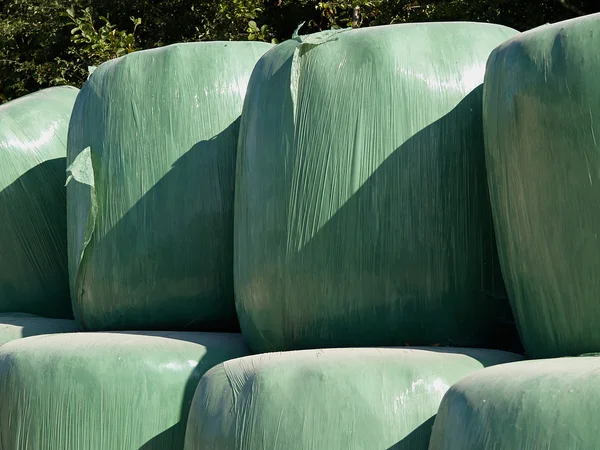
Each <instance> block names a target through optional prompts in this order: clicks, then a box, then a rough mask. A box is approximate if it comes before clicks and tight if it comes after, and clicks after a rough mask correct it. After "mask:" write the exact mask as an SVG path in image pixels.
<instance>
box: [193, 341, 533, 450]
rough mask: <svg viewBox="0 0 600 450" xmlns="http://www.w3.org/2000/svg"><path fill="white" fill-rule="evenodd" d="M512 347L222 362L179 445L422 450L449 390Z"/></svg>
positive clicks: (231, 449)
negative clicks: (497, 349) (502, 350)
mask: <svg viewBox="0 0 600 450" xmlns="http://www.w3.org/2000/svg"><path fill="white" fill-rule="evenodd" d="M520 358H521V357H520V356H518V355H515V354H511V353H506V352H498V351H493V350H478V349H435V348H429V349H419V348H414V349H405V348H403V349H400V348H363V349H325V350H303V351H296V352H285V353H271V354H262V355H256V356H251V357H246V358H238V359H235V360H231V361H227V362H225V363H223V364H219V365H218V366H216V367H214V368H213V369H211V370H210V371H209V372H207V373H206V375H205V376H204V377H203V378H202V380H200V383H199V384H198V389H197V390H196V394H195V396H194V400H193V402H192V406H191V408H190V415H189V419H188V424H187V431H186V440H185V450H245V449H266V448H268V449H272V450H323V449H327V450H358V449H361V450H367V449H392V448H393V449H396V450H419V449H427V445H428V443H429V436H430V432H431V426H432V425H433V419H434V416H435V414H436V411H437V409H438V406H439V403H440V401H441V399H442V396H443V395H444V393H445V392H446V390H447V389H448V388H449V387H450V385H452V384H453V383H455V382H456V381H458V380H459V379H460V378H462V377H463V376H465V375H467V374H469V373H471V372H473V371H476V370H479V369H481V368H482V367H487V366H490V365H494V364H499V363H504V362H510V361H515V360H519V359H520Z"/></svg>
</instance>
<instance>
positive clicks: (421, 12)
mask: <svg viewBox="0 0 600 450" xmlns="http://www.w3.org/2000/svg"><path fill="white" fill-rule="evenodd" d="M72 1H73V0H3V1H1V2H0V102H4V101H7V100H10V99H12V98H15V97H19V96H21V95H24V94H27V93H28V92H32V91H35V90H38V89H41V88H44V87H48V86H53V85H57V84H72V85H75V86H79V85H81V83H82V82H83V81H84V80H85V78H86V76H87V67H88V66H89V65H95V64H99V63H101V62H103V61H106V60H107V59H110V58H114V57H116V56H120V55H122V54H125V53H129V52H131V51H134V50H136V49H139V48H153V47H157V46H161V45H167V44H172V43H175V42H188V41H201V40H246V39H250V40H262V41H267V42H278V41H283V40H285V39H289V38H290V37H291V35H292V33H293V31H294V30H295V29H296V27H297V26H298V24H300V23H301V22H306V25H305V26H304V27H303V28H302V33H309V32H314V31H320V30H324V29H329V28H340V27H348V26H356V27H366V26H374V25H382V24H389V23H402V22H415V21H441V20H444V21H447V20H470V21H479V22H494V23H499V24H503V25H507V26H510V27H513V28H516V29H518V30H526V29H529V28H532V27H535V26H538V25H541V24H544V23H546V22H555V21H559V20H564V19H568V18H571V17H575V16H577V15H581V14H585V13H592V12H598V11H600V4H598V2H597V0H520V1H519V2H515V1H514V0H356V1H354V2H351V1H346V0H329V1H318V0H164V1H155V0H75V1H76V4H75V5H72V4H71V3H72ZM65 14H66V15H65ZM109 19H110V20H109ZM142 19H143V24H142V22H141V20H142ZM71 33H72V34H71Z"/></svg>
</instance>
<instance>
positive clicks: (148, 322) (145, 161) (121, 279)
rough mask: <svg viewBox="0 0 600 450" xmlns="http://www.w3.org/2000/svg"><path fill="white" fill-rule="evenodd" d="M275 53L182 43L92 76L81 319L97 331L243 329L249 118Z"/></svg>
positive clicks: (81, 126) (78, 281)
mask: <svg viewBox="0 0 600 450" xmlns="http://www.w3.org/2000/svg"><path fill="white" fill-rule="evenodd" d="M271 47H272V46H271V45H270V44H265V43H244V42H230V43H225V42H210V43H189V44H177V45H172V46H168V47H163V48H159V49H153V50H146V51H141V52H136V53H132V54H130V55H127V56H124V57H122V58H118V59H115V60H112V61H109V62H106V63H104V64H102V65H100V66H99V67H97V68H96V69H95V70H94V71H93V73H91V74H90V77H89V79H88V80H87V81H86V83H85V84H84V86H83V88H82V90H81V93H80V95H79V97H78V98H77V102H76V105H75V108H74V112H73V118H72V120H71V124H70V128H69V141H68V165H69V170H68V172H69V183H68V185H67V197H68V218H69V273H70V282H71V293H72V298H73V309H74V312H75V315H76V318H77V319H79V320H80V321H81V323H82V324H83V326H84V327H85V328H86V329H87V330H115V329H173V330H182V329H187V330H190V329H201V330H206V331H214V330H217V331H227V330H231V329H237V327H238V326H237V319H236V315H235V306H234V300H233V273H232V272H233V262H232V259H233V237H232V233H233V195H234V178H235V158H236V146H237V139H238V129H239V116H240V113H241V110H242V105H243V101H244V96H245V92H246V87H247V83H248V79H249V77H250V73H251V71H252V68H253V67H254V64H255V63H256V61H257V60H258V59H259V58H260V56H262V55H263V54H264V53H265V52H266V51H267V50H269V49H270V48H271Z"/></svg>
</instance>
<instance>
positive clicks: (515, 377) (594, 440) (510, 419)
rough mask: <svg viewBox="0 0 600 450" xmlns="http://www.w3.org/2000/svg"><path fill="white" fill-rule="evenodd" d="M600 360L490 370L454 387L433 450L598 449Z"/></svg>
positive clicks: (441, 412) (436, 426) (445, 401)
mask: <svg viewBox="0 0 600 450" xmlns="http://www.w3.org/2000/svg"><path fill="white" fill-rule="evenodd" d="M599 383H600V358H596V357H582V358H558V359H553V360H539V361H525V362H518V363H515V364H506V365H501V366H497V367H492V368H490V369H485V370H482V371H480V372H477V373H476V374H473V375H470V376H468V377H466V378H464V379H463V380H461V381H459V382H458V383H456V384H455V385H454V386H452V387H451V388H450V390H449V391H448V393H447V394H446V395H445V397H444V399H443V400H442V404H441V405H440V409H439V412H438V415H437V417H436V419H435V424H434V427H433V433H432V436H431V443H430V447H429V450H492V449H493V450H515V449H519V450H538V449H547V450H565V449H569V450H595V449H597V448H598V442H600V428H598V403H599V401H600V394H599V391H598V385H599Z"/></svg>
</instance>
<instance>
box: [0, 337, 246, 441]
mask: <svg viewBox="0 0 600 450" xmlns="http://www.w3.org/2000/svg"><path fill="white" fill-rule="evenodd" d="M246 354H247V349H246V346H245V344H244V343H243V341H242V338H241V336H240V335H238V334H219V333H214V334H213V333H176V332H172V333H168V332H163V333H160V332H154V333H150V332H138V333H135V332H123V333H77V334H62V335H53V336H37V337H31V338H26V339H21V340H19V341H13V342H9V343H8V344H5V345H4V346H2V347H0V436H1V438H0V439H1V447H2V449H3V450H58V449H60V450H108V449H110V450H180V449H182V448H183V439H184V433H185V424H186V420H187V414H188V410H189V406H190V403H191V400H192V397H193V395H194V390H195V388H196V386H197V384H198V381H199V380H200V377H202V375H203V374H204V372H206V370H208V369H210V368H211V367H213V366H214V365H216V364H218V363H221V362H223V361H225V360H227V359H229V358H235V357H239V356H243V355H246Z"/></svg>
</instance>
